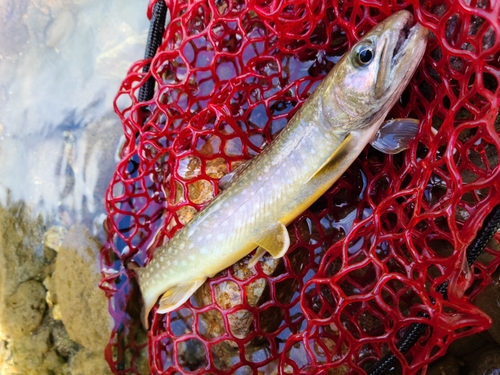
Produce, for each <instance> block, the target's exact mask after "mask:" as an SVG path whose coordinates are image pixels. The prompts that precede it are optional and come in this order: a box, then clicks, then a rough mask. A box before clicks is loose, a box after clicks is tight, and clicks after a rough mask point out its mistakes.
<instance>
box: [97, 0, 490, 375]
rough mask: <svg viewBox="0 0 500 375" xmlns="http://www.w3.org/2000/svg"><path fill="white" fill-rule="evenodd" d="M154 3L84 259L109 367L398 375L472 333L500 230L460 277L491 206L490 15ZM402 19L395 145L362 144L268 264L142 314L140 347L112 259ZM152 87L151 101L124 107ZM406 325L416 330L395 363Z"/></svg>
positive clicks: (170, 218)
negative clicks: (371, 36)
mask: <svg viewBox="0 0 500 375" xmlns="http://www.w3.org/2000/svg"><path fill="white" fill-rule="evenodd" d="M159 1H161V0H159ZM153 4H154V2H152V3H151V4H150V10H149V11H150V14H149V15H151V7H152V6H153ZM166 4H167V7H168V10H169V17H170V22H169V23H168V25H167V27H166V29H165V32H164V36H163V42H162V44H161V46H160V48H159V50H158V52H157V54H156V55H155V57H154V58H153V59H152V60H141V61H138V62H137V63H135V64H134V65H133V66H132V68H131V69H130V71H129V73H128V75H127V77H126V78H125V79H124V81H123V84H122V85H121V87H120V89H119V92H118V95H117V97H116V101H115V110H116V113H117V114H118V115H119V116H120V118H121V120H122V123H123V129H124V133H125V143H124V145H123V148H122V150H121V162H120V163H119V165H118V167H117V169H116V172H115V174H114V176H113V178H112V182H111V184H110V186H109V189H108V191H107V196H106V205H107V210H108V219H107V221H106V225H105V226H106V229H107V236H108V237H107V238H108V240H107V242H106V243H105V245H104V246H103V248H102V252H101V255H102V272H103V280H102V285H101V286H102V288H103V289H104V290H105V291H106V293H107V296H108V297H109V301H110V304H109V306H110V313H111V315H112V317H113V319H114V329H113V333H112V337H111V341H110V344H109V345H108V347H107V350H106V357H107V360H108V362H109V364H110V366H111V368H112V370H113V371H114V372H115V373H117V374H118V373H119V374H132V373H139V367H140V366H139V364H138V358H139V356H140V353H141V351H145V350H146V346H147V352H148V356H149V366H150V371H151V373H153V374H174V373H193V374H202V373H203V374H206V373H216V374H261V373H276V372H278V373H285V374H286V373H293V374H311V373H314V374H323V373H324V374H327V373H328V374H347V373H350V374H362V373H365V371H367V370H368V369H370V368H371V367H372V366H373V365H374V364H375V363H376V362H377V361H378V360H379V359H380V358H382V357H384V356H385V355H387V354H388V353H390V352H392V353H394V354H395V356H396V358H397V362H398V363H399V366H400V367H401V369H402V371H403V373H404V374H410V373H416V372H418V371H425V369H426V367H427V365H428V364H429V363H430V362H431V361H433V360H435V359H436V358H438V357H439V356H441V355H443V354H444V353H445V351H446V348H447V347H448V345H449V344H450V343H451V342H452V341H454V340H455V339H457V338H459V337H462V336H464V335H470V334H472V333H476V332H479V331H481V330H484V329H487V328H488V327H489V324H490V320H489V318H488V317H487V316H486V315H485V314H484V313H482V312H481V311H480V310H478V309H477V308H476V307H474V306H473V305H472V304H471V301H472V300H473V298H474V297H475V296H476V295H477V294H478V293H479V292H480V291H481V290H482V289H483V288H484V287H485V286H486V285H487V284H488V283H489V282H490V275H491V274H492V272H493V271H494V270H495V269H496V267H497V266H498V264H499V263H500V247H499V246H498V241H499V240H500V237H499V236H498V235H497V236H496V238H495V239H494V240H492V241H490V243H489V246H488V247H487V248H486V249H485V251H484V252H483V253H482V254H481V256H480V257H479V259H478V260H477V261H476V262H475V263H474V265H473V267H471V268H469V267H468V266H467V260H466V249H467V246H468V244H469V243H470V242H471V241H472V240H473V238H474V236H475V235H476V232H477V231H478V229H479V228H480V227H481V225H482V223H483V220H484V219H485V217H486V215H487V214H488V213H489V212H490V211H491V209H492V208H493V207H494V206H496V205H498V204H499V203H500V167H499V165H498V155H499V151H500V125H499V123H498V122H497V123H496V122H495V119H496V118H497V113H498V109H499V94H500V90H499V88H498V83H499V81H500V21H499V15H500V2H497V1H493V0H461V1H455V0H435V1H430V0H429V1H404V0H398V1H373V0H370V1H368V0H367V1H358V0H343V1H322V0H307V1H302V0H301V1H293V0H292V1H279V0H246V1H245V0H205V1H175V0H171V1H168V2H167V3H166ZM400 9H409V10H410V11H412V12H413V14H414V16H415V18H416V19H417V20H418V22H420V23H422V24H423V25H425V26H426V27H428V28H429V29H430V30H431V31H432V35H431V38H430V41H429V44H428V47H427V52H426V54H425V56H424V59H423V61H422V63H421V65H420V67H419V69H418V71H417V72H416V74H415V76H414V78H413V79H412V81H411V83H410V85H409V87H408V88H407V89H406V90H405V92H404V94H403V95H402V97H401V99H400V100H399V102H398V103H397V104H396V106H395V107H394V109H393V110H392V112H391V114H390V116H391V117H412V118H418V119H420V120H421V125H420V129H419V133H418V135H417V137H416V139H415V142H414V143H413V144H412V146H411V148H410V149H409V150H408V151H406V152H403V153H401V154H398V155H393V156H388V155H384V154H382V153H380V152H378V151H376V150H374V149H373V148H372V147H367V148H366V149H365V150H364V152H363V153H362V154H361V156H360V157H359V158H358V159H357V161H356V162H355V163H354V164H353V165H352V166H351V168H350V169H349V170H348V171H347V172H346V173H345V174H344V175H343V176H342V178H341V179H340V180H339V181H338V182H337V183H336V184H335V185H334V186H333V187H332V188H331V189H330V190H329V191H328V192H327V193H326V194H325V195H324V196H323V197H321V198H320V199H319V200H318V201H317V202H316V203H315V204H314V205H313V206H312V207H311V208H310V209H308V210H307V211H306V212H304V213H303V214H302V215H300V217H299V218H298V219H297V220H295V222H293V223H292V224H291V225H290V226H289V227H288V230H289V233H290V237H291V241H292V244H291V247H290V250H289V251H288V253H287V254H286V255H285V257H284V258H283V259H281V260H274V259H272V258H270V257H268V256H264V258H263V260H261V261H260V262H259V263H258V265H257V266H256V268H255V269H250V268H248V267H247V263H248V260H249V258H250V257H247V258H244V259H243V260H242V261H240V262H238V263H237V264H236V265H234V266H233V267H230V268H229V269H227V270H225V271H223V272H221V273H219V274H218V275H216V276H215V277H214V278H213V279H210V280H209V281H208V282H207V283H205V285H203V286H202V287H201V288H200V290H198V291H197V292H196V293H195V294H194V295H193V296H192V297H191V299H190V300H189V301H188V302H187V303H186V304H185V305H184V306H182V307H180V308H178V309H177V310H176V311H174V312H171V313H169V314H166V315H163V314H156V313H155V309H154V310H153V314H152V316H153V321H152V327H151V330H150V331H149V332H148V334H147V340H146V341H147V344H145V342H146V341H145V340H143V339H141V332H142V328H141V327H140V322H139V315H140V308H141V306H140V301H141V299H140V295H139V291H138V287H137V284H136V282H135V279H134V275H133V273H132V272H130V271H128V269H127V268H126V266H127V264H128V263H129V262H131V261H133V262H135V263H137V264H138V265H140V266H142V265H144V264H145V263H146V262H147V259H149V258H150V257H151V256H152V251H153V249H154V248H155V247H157V246H159V245H161V244H163V243H165V242H166V240H167V239H168V238H170V237H172V236H173V235H174V233H175V232H176V231H178V230H179V229H181V228H182V227H183V226H184V225H185V224H186V223H187V222H188V221H189V220H190V219H191V218H192V217H193V215H194V214H195V213H196V212H197V211H199V210H201V209H202V208H203V207H204V206H206V205H207V204H208V203H209V202H210V200H211V199H212V198H213V197H214V196H216V195H217V194H218V187H217V181H218V179H220V178H221V177H222V176H223V175H225V174H226V173H228V172H230V171H231V170H234V169H235V168H236V167H237V166H238V165H239V164H241V163H242V162H243V161H245V160H248V159H250V158H252V157H253V156H255V155H257V154H258V153H259V152H260V151H261V150H262V148H263V147H264V146H265V145H266V144H268V143H270V142H271V141H272V140H273V138H274V137H275V136H276V134H277V133H279V131H280V130H281V129H282V128H283V127H284V126H285V125H286V123H287V121H288V120H289V119H290V118H291V117H292V115H293V114H294V113H295V112H296V111H297V110H298V108H300V106H301V105H302V104H303V103H304V101H305V100H306V99H307V97H308V96H309V95H310V94H311V93H312V92H313V90H314V89H315V88H316V87H317V86H318V84H319V82H320V81H321V80H322V79H323V77H324V76H325V74H326V73H327V72H328V71H329V70H330V69H331V68H332V67H333V66H334V65H335V63H336V62H337V61H338V59H339V58H340V57H341V56H342V55H343V54H344V53H345V52H346V50H347V49H348V48H349V46H351V45H353V44H354V43H355V42H356V41H357V40H358V39H359V37H360V36H361V35H363V34H364V33H365V32H367V31H368V30H369V29H371V28H372V27H373V26H374V25H375V24H377V23H378V22H380V21H381V20H383V19H385V18H386V17H387V16H388V15H389V14H391V13H394V12H395V11H397V10H400ZM149 63H150V64H151V71H150V73H143V68H144V66H145V65H147V64H149ZM150 77H153V78H154V80H155V81H156V89H155V94H154V98H153V99H152V100H150V101H147V102H145V103H139V102H138V99H137V97H138V91H139V89H140V87H141V86H143V85H144V84H145V83H146V82H147V80H148V79H149V78H150ZM216 230H217V228H214V231H216ZM446 281H447V282H448V293H447V298H444V297H443V295H442V294H441V293H439V291H438V288H439V286H440V285H443V283H445V282H446ZM418 322H420V323H425V324H426V326H427V327H428V329H426V330H425V332H424V334H423V335H422V336H421V337H420V338H419V339H418V341H417V343H416V345H414V346H413V347H412V348H411V349H409V351H408V352H407V353H405V354H404V353H401V352H399V351H398V350H397V347H396V345H397V342H398V341H399V340H400V339H401V337H402V336H403V335H404V334H405V331H407V330H408V329H409V327H410V325H411V324H412V323H418Z"/></svg>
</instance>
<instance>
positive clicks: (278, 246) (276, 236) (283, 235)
mask: <svg viewBox="0 0 500 375" xmlns="http://www.w3.org/2000/svg"><path fill="white" fill-rule="evenodd" d="M255 243H256V244H257V245H259V246H260V247H261V248H263V249H265V250H266V251H267V252H268V253H269V254H271V255H272V256H273V258H281V257H282V256H283V255H285V253H286V251H287V250H288V248H289V247H290V236H289V235H288V231H287V229H286V227H285V226H284V225H283V224H281V223H278V224H276V225H275V226H273V227H272V228H270V229H269V230H267V231H266V232H265V233H263V235H262V237H260V238H259V239H257V240H256V241H255ZM258 254H260V256H259V258H260V257H261V256H262V253H260V252H259V249H257V253H256V254H255V256H257V255H258ZM255 256H254V257H255ZM252 261H253V259H252ZM254 264H255V263H254Z"/></svg>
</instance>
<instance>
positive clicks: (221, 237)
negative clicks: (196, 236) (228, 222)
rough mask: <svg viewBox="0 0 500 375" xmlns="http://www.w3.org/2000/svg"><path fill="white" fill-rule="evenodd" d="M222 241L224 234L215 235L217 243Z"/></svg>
mask: <svg viewBox="0 0 500 375" xmlns="http://www.w3.org/2000/svg"><path fill="white" fill-rule="evenodd" d="M223 239H224V234H222V233H219V234H218V235H217V240H218V241H221V240H223Z"/></svg>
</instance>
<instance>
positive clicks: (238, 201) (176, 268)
mask: <svg viewBox="0 0 500 375" xmlns="http://www.w3.org/2000/svg"><path fill="white" fill-rule="evenodd" d="M427 34H428V31H427V30H426V29H425V28H424V27H422V26H420V25H418V24H415V25H414V24H413V17H412V15H411V14H410V13H409V12H407V11H400V12H398V13H396V14H394V15H392V16H391V17H389V18H387V19H386V20H385V21H383V22H382V23H380V24H379V25H377V26H376V27H375V28H374V29H373V30H372V31H370V33H368V34H366V35H365V36H364V37H363V38H362V39H361V40H360V41H359V42H358V43H357V44H356V45H355V46H354V47H353V48H351V50H350V51H349V52H347V53H346V54H345V56H344V57H343V58H342V59H341V60H340V61H339V62H338V63H337V64H336V66H335V67H334V68H333V69H332V71H331V72H330V73H329V74H328V75H327V76H326V77H325V79H324V80H323V82H322V83H321V84H320V85H319V86H318V88H317V89H316V90H315V91H314V93H313V94H312V95H311V96H310V98H309V99H308V100H307V101H306V102H305V103H304V105H303V106H302V108H301V109H300V110H299V111H298V112H297V113H296V114H295V116H294V117H293V118H292V119H291V120H290V121H289V123H288V124H287V126H286V127H285V128H284V129H283V130H282V132H281V133H280V134H279V135H278V136H277V137H276V139H275V140H274V141H273V142H272V143H271V144H270V145H269V146H268V147H267V148H266V149H264V151H262V153H261V154H260V155H258V156H256V157H255V158H253V159H252V160H251V161H249V162H247V163H246V164H245V165H243V166H241V167H239V168H238V169H237V171H236V173H234V176H233V177H232V179H229V178H226V179H225V181H221V182H224V185H226V186H227V188H226V189H225V190H224V191H223V192H222V193H221V194H220V195H219V196H218V197H216V198H215V199H214V200H213V201H212V202H211V203H210V204H209V205H208V206H207V207H206V208H205V209H204V210H202V211H201V212H200V213H198V214H197V215H196V216H195V217H194V218H193V219H192V220H191V222H189V223H188V224H187V225H186V226H185V227H184V228H183V229H182V230H180V231H179V232H178V233H177V234H176V235H175V236H174V237H173V238H172V239H171V240H170V241H169V242H168V243H167V244H166V245H164V246H162V247H160V248H158V249H156V250H155V253H154V256H153V259H152V260H151V261H150V262H149V264H148V265H147V266H146V267H144V268H136V269H135V271H136V273H137V275H138V282H139V285H140V288H141V292H142V296H143V300H144V307H143V316H142V321H143V324H144V326H145V327H148V315H149V312H150V310H151V309H152V307H153V306H154V305H155V304H156V303H157V301H158V298H160V296H161V299H160V306H159V308H158V310H157V311H158V312H159V313H166V312H168V311H171V310H173V309H175V308H177V307H178V306H180V305H181V304H183V303H184V302H185V301H186V300H187V299H188V298H189V297H190V296H191V295H192V293H193V292H194V291H196V289H198V288H199V287H200V286H201V285H202V284H203V282H204V281H205V280H206V279H207V278H209V277H212V276H213V275H215V274H216V273H218V272H220V271H221V270H223V269H225V268H227V267H229V266H231V265H232V264H234V263H235V262H237V261H238V260H240V259H241V258H243V257H244V256H246V255H248V254H249V253H250V252H251V251H252V250H254V249H255V248H256V247H258V246H259V247H260V248H259V250H258V251H257V255H256V256H257V257H258V256H260V255H262V254H263V251H264V250H265V251H268V252H269V253H271V254H272V255H273V256H274V257H281V256H283V255H284V254H285V252H286V251H287V249H288V246H289V242H290V239H289V237H288V232H287V230H286V227H285V226H286V225H288V224H289V223H290V222H291V221H292V220H294V219H295V218H296V217H297V216H298V215H299V214H300V213H302V212H303V211H304V210H306V209H307V208H308V207H309V206H310V205H311V204H312V203H313V202H314V201H315V200H316V199H318V198H319V197H320V196H321V195H322V194H323V193H325V191H326V190H327V189H328V188H329V187H331V186H332V184H333V183H334V182H335V181H336V180H337V179H338V178H339V177H340V176H341V175H342V174H343V173H344V172H345V170H346V169H347V168H348V167H349V166H350V165H351V163H352V162H353V161H354V160H355V159H356V158H357V157H358V155H359V154H360V152H361V151H362V150H363V149H364V148H365V147H366V145H367V144H368V143H370V142H372V144H373V145H374V146H375V147H377V148H378V149H380V150H383V151H385V152H398V151H401V150H402V149H404V148H406V147H407V145H408V142H409V140H410V139H411V138H412V136H414V134H415V132H416V124H417V123H416V122H415V121H414V120H393V121H392V122H388V123H387V124H386V125H383V126H382V123H383V121H384V119H385V117H386V116H387V113H388V112H389V110H390V109H391V107H392V106H393V105H394V103H395V101H396V100H397V99H398V98H399V97H400V95H401V93H402V91H403V90H404V89H405V87H406V85H407V84H408V82H409V80H410V78H411V76H412V75H413V73H414V71H415V69H416V68H417V66H418V64H419V62H420V60H421V58H422V56H423V53H424V50H425V47H426V43H427ZM223 179H224V178H223ZM255 260H256V259H253V260H252V264H254V263H255Z"/></svg>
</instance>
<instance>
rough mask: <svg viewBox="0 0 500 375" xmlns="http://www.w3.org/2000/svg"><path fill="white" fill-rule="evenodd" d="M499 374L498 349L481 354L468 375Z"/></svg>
mask: <svg viewBox="0 0 500 375" xmlns="http://www.w3.org/2000/svg"><path fill="white" fill-rule="evenodd" d="M499 373H500V349H498V348H496V349H493V350H490V351H488V352H486V353H483V354H482V355H481V356H480V357H479V359H478V361H477V362H476V363H475V365H473V366H472V371H471V372H470V373H469V374H470V375H498V374H499Z"/></svg>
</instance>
